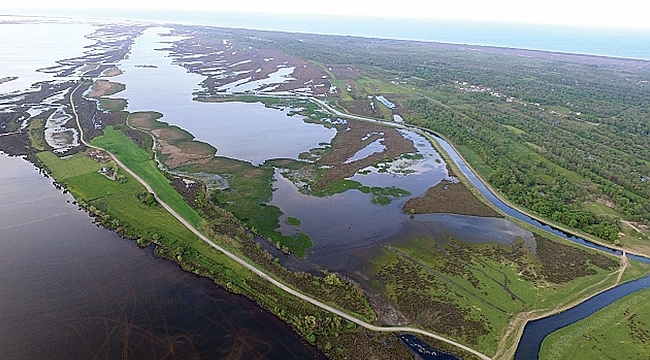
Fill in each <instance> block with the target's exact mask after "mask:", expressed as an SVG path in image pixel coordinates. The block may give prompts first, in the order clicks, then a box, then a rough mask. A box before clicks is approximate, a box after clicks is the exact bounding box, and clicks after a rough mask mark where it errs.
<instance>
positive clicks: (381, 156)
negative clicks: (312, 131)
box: [313, 120, 416, 190]
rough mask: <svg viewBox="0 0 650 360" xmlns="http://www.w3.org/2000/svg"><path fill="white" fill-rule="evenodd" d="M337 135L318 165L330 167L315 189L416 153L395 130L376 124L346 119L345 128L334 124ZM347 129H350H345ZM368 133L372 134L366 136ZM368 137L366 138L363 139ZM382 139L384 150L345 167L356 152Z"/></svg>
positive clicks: (407, 141) (411, 143) (411, 145)
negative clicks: (373, 165)
mask: <svg viewBox="0 0 650 360" xmlns="http://www.w3.org/2000/svg"><path fill="white" fill-rule="evenodd" d="M337 128H338V130H339V131H338V132H337V133H336V136H335V137H334V139H333V140H332V148H331V150H330V151H328V152H327V153H326V154H325V156H323V158H322V159H321V160H320V161H319V162H318V163H319V165H326V166H329V168H328V169H327V171H326V172H325V174H324V175H323V177H322V178H321V179H320V180H319V181H318V182H316V183H315V184H314V186H313V188H314V189H315V190H322V189H325V188H327V187H328V186H329V185H331V184H332V183H333V182H335V181H337V180H341V179H345V178H347V177H350V176H353V175H354V174H356V172H357V171H359V170H361V169H363V168H366V167H368V166H371V165H372V164H374V163H376V162H379V161H385V160H390V159H394V158H396V157H398V156H400V155H402V154H405V153H411V152H416V149H415V147H414V146H413V142H411V141H410V140H407V139H405V138H404V137H403V136H402V135H401V134H400V133H399V132H398V131H397V130H396V129H394V128H392V127H388V126H382V125H379V124H375V123H369V122H363V121H354V120H348V123H347V124H345V125H337ZM347 129H349V130H347ZM368 134H372V135H370V136H367V135H368ZM366 136H367V139H365V140H362V139H363V138H364V137H366ZM379 138H383V139H384V141H383V144H384V146H386V149H385V150H384V151H383V152H381V153H375V154H372V155H370V156H368V157H366V158H364V159H361V160H357V161H353V162H351V163H347V164H345V161H346V160H347V159H349V158H350V157H352V156H354V154H356V153H357V151H359V150H361V149H363V148H364V147H366V146H368V144H370V143H372V142H373V141H375V140H377V139H379Z"/></svg>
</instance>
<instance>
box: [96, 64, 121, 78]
mask: <svg viewBox="0 0 650 360" xmlns="http://www.w3.org/2000/svg"><path fill="white" fill-rule="evenodd" d="M118 75H122V70H120V69H119V68H118V67H117V66H111V67H109V68H107V69H105V70H104V71H102V73H101V75H100V76H101V77H113V76H118Z"/></svg>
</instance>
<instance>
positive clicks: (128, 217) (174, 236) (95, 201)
mask: <svg viewBox="0 0 650 360" xmlns="http://www.w3.org/2000/svg"><path fill="white" fill-rule="evenodd" d="M38 158H39V160H40V161H41V162H42V163H43V164H44V165H45V166H46V167H47V168H48V169H49V170H50V172H51V174H52V176H53V177H54V178H55V179H57V181H59V182H60V183H62V184H64V185H65V186H66V188H67V189H68V190H69V191H70V192H71V193H72V194H73V195H74V196H75V197H76V198H77V199H80V200H82V201H84V202H86V203H87V204H88V205H89V211H90V212H93V213H96V214H97V215H100V216H101V215H107V216H108V218H107V220H108V221H109V222H110V221H111V220H112V219H119V225H117V223H115V224H116V225H117V226H116V227H120V228H122V229H124V230H125V231H126V232H127V234H128V235H131V236H134V237H138V238H152V237H153V238H164V239H167V240H168V241H169V242H170V243H168V245H169V246H176V245H179V246H180V245H183V244H185V245H187V244H193V243H196V242H198V241H199V240H198V238H197V237H196V235H194V234H192V233H191V232H190V231H189V230H188V229H187V228H185V227H184V226H183V225H182V224H181V223H180V222H178V220H176V219H175V218H174V217H173V216H171V215H170V214H169V213H168V212H167V211H166V210H164V209H163V208H162V207H161V206H158V205H156V206H149V205H146V204H144V203H143V202H141V201H139V200H138V198H137V195H138V194H141V193H143V192H145V191H146V190H145V188H144V187H143V186H142V185H141V184H140V183H138V182H137V181H136V180H135V179H134V178H132V177H131V176H130V175H129V174H127V173H126V172H123V171H122V172H120V173H121V174H122V175H124V177H125V178H126V181H124V182H118V181H115V180H110V179H108V178H107V177H106V176H104V175H102V174H100V173H99V172H98V170H99V169H100V168H102V167H104V166H107V163H99V162H97V161H96V160H94V159H92V158H90V157H88V156H86V155H84V154H82V153H80V154H75V155H72V156H70V157H67V158H66V159H60V158H58V157H57V156H56V155H54V154H52V153H51V152H41V153H38Z"/></svg>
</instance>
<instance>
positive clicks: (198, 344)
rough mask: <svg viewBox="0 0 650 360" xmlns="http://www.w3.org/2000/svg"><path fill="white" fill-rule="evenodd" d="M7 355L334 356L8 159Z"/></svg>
mask: <svg viewBox="0 0 650 360" xmlns="http://www.w3.org/2000/svg"><path fill="white" fill-rule="evenodd" d="M0 169H2V171H0V299H2V301H0V358H2V359H89V358H107V359H113V358H129V359H162V358H171V359H232V358H239V359H325V356H324V355H323V354H322V353H320V352H319V351H318V350H317V349H316V348H314V347H312V346H310V345H308V344H306V343H305V342H304V341H302V339H300V337H298V336H297V335H296V334H295V333H294V332H293V331H292V329H291V328H290V327H289V326H287V325H286V324H284V323H283V322H281V321H280V320H279V319H277V318H276V317H275V316H273V315H271V314H269V313H267V312H266V311H264V310H262V309H261V308H259V307H258V306H257V305H256V304H255V303H253V302H252V301H250V300H248V299H246V298H244V297H243V296H238V295H233V294H230V293H228V292H227V291H225V290H223V289H221V288H219V287H217V286H216V285H215V284H214V283H213V282H211V281H209V280H207V279H205V278H200V277H197V276H195V275H193V274H190V273H187V272H185V271H183V270H182V269H181V268H180V267H179V266H178V265H176V264H174V263H172V262H170V261H166V260H162V259H157V258H155V257H154V255H153V251H152V249H151V248H147V249H140V248H138V247H137V246H136V244H135V243H134V242H132V241H129V240H124V239H121V238H120V237H119V236H117V235H116V234H115V233H113V232H111V231H108V230H106V229H103V228H100V227H98V226H97V225H95V224H93V221H92V219H91V218H90V217H89V216H88V214H87V213H86V212H84V211H82V210H79V209H78V208H77V206H76V205H74V204H73V201H74V199H73V198H72V197H71V196H70V195H69V194H62V192H61V191H60V190H57V189H55V187H54V186H53V185H52V180H51V179H48V178H45V177H44V176H43V175H41V174H39V173H38V172H37V170H36V169H35V168H34V167H33V166H32V165H31V164H29V163H27V162H26V161H24V160H22V159H20V158H12V157H8V156H6V155H4V154H2V153H0Z"/></svg>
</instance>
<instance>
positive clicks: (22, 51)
mask: <svg viewBox="0 0 650 360" xmlns="http://www.w3.org/2000/svg"><path fill="white" fill-rule="evenodd" d="M4 19H6V18H4ZM4 19H3V20H4ZM93 30H94V27H93V26H91V25H89V24H69V23H68V24H66V23H22V24H14V23H7V24H2V23H0V44H2V46H0V64H2V67H0V79H2V78H5V77H10V76H17V77H18V79H16V80H12V81H8V82H5V83H2V84H0V94H3V93H9V92H13V91H22V90H26V89H28V88H30V87H31V85H32V84H34V83H36V82H39V81H46V80H52V79H54V77H53V75H55V74H51V73H45V72H39V71H36V70H38V69H42V68H46V67H51V66H55V65H57V63H56V61H57V60H63V59H67V58H71V57H75V56H80V55H83V51H84V46H87V45H90V44H92V43H94V41H93V40H90V39H87V38H85V37H84V35H86V34H90V33H91V32H93ZM61 39H65V42H66V44H65V46H61Z"/></svg>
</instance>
